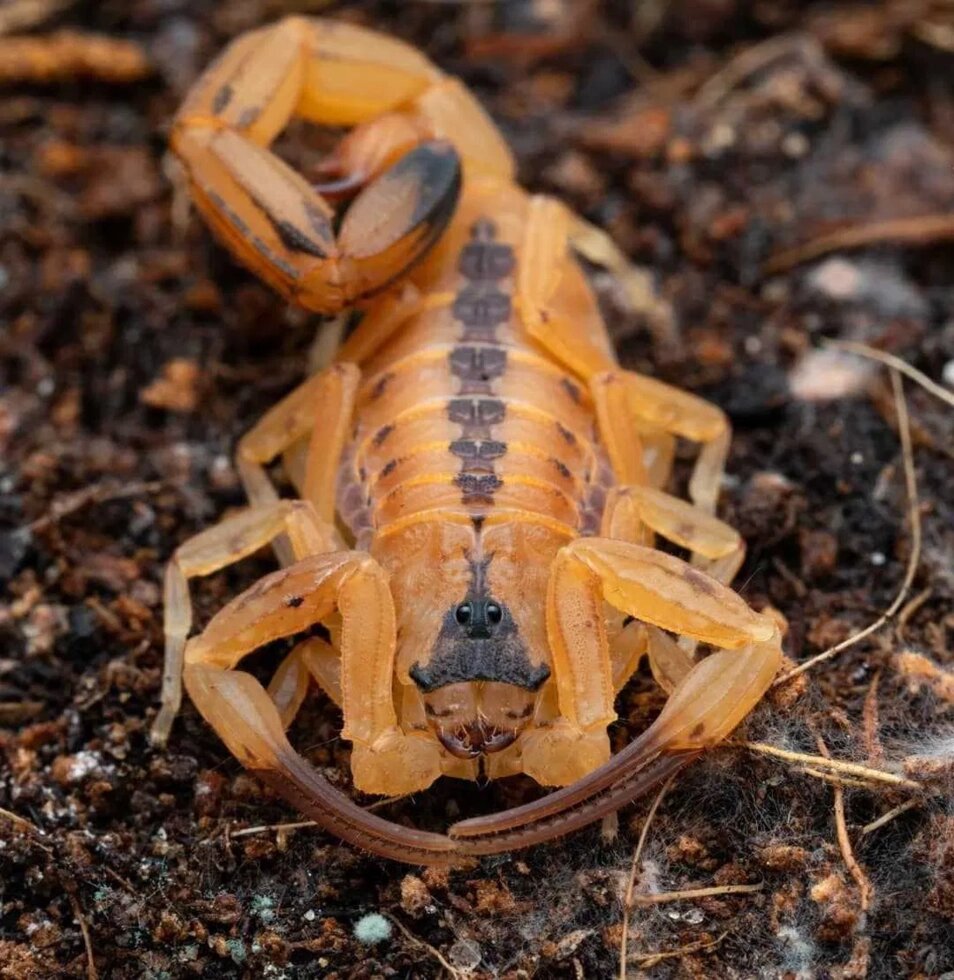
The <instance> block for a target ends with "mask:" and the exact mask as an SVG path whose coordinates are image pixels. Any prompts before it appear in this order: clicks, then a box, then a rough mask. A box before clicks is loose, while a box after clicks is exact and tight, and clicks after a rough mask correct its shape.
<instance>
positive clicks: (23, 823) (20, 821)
mask: <svg viewBox="0 0 954 980" xmlns="http://www.w3.org/2000/svg"><path fill="white" fill-rule="evenodd" d="M0 817H6V819H7V820H9V821H10V823H12V824H15V825H16V826H17V827H19V828H20V829H21V830H25V831H26V832H27V833H28V834H36V835H37V836H38V837H39V836H40V834H41V831H40V828H39V827H37V826H36V824H33V823H31V822H30V821H29V820H27V818H26V817H21V816H20V814H18V813H14V812H13V811H12V810H4V808H3V807H2V806H0Z"/></svg>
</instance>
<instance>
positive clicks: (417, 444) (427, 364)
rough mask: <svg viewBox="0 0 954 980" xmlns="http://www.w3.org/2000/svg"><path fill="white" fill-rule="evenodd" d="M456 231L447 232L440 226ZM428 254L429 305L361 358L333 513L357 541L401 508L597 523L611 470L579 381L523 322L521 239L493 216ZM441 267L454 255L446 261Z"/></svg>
mask: <svg viewBox="0 0 954 980" xmlns="http://www.w3.org/2000/svg"><path fill="white" fill-rule="evenodd" d="M450 237H452V238H453V236H450ZM465 241H466V243H465V244H464V245H463V247H462V248H459V249H456V250H448V255H447V259H446V262H445V264H444V267H443V268H440V267H438V268H437V269H436V270H435V273H434V276H433V282H434V284H435V285H436V284H440V285H441V286H443V287H447V286H450V289H443V288H442V289H435V292H439V293H440V294H441V295H442V296H444V301H442V302H440V304H439V305H437V306H436V307H432V308H429V309H426V310H424V311H422V312H420V313H417V314H415V315H413V316H412V317H411V318H410V319H408V321H406V322H405V323H404V324H402V325H401V326H400V327H399V328H398V329H397V331H396V335H395V337H394V339H393V340H392V341H391V342H390V343H389V344H388V345H387V347H386V348H385V350H383V351H382V352H380V353H379V354H378V355H377V356H376V357H375V358H374V359H373V361H372V362H370V363H369V364H367V365H364V366H363V369H364V371H365V374H364V381H363V384H362V388H361V391H360V393H359V399H358V408H357V413H356V427H355V432H354V439H353V441H352V443H351V445H350V449H349V451H347V452H346V453H345V458H344V460H343V465H342V471H341V479H340V484H339V501H338V503H339V512H340V514H341V516H342V518H343V519H344V520H345V521H346V523H347V524H349V526H350V527H351V529H352V531H353V532H354V534H355V537H356V539H357V540H358V542H359V546H360V545H361V543H362V541H366V540H367V536H368V535H369V534H371V533H374V532H375V531H378V530H380V529H381V528H383V527H386V526H388V525H392V524H394V523H395V522H398V521H403V520H405V519H408V518H415V517H417V518H425V519H426V516H428V515H430V514H431V513H432V514H433V516H434V517H435V518H436V519H441V518H445V519H446V518H447V517H448V516H450V515H454V516H458V515H460V516H466V517H467V518H469V519H470V520H471V521H472V522H473V524H474V526H475V527H476V528H477V529H478V530H479V529H480V528H481V527H482V526H483V525H484V523H486V522H488V521H489V522H492V523H497V522H502V521H510V520H517V521H519V520H540V521H544V522H547V523H551V524H559V525H560V526H562V527H563V528H565V529H566V532H567V534H568V535H569V536H572V535H575V534H586V533H593V532H594V531H595V529H596V527H597V526H598V523H599V517H600V514H601V512H602V507H603V498H604V495H605V489H606V487H607V486H608V485H609V484H610V481H611V476H610V470H609V466H608V463H607V462H606V460H605V457H604V454H603V452H602V450H601V448H600V447H599V443H598V441H597V438H596V433H595V427H596V423H595V416H594V414H593V408H592V404H591V401H590V397H589V394H588V393H587V392H586V390H585V388H584V386H583V385H582V384H581V383H580V382H579V381H578V380H575V379H574V378H573V377H572V376H571V375H570V374H569V373H568V372H567V371H566V370H565V369H564V368H563V367H562V366H561V365H559V364H558V363H557V362H555V361H553V360H552V359H550V358H549V357H547V355H546V354H545V352H544V351H543V350H542V349H541V348H539V347H538V346H537V345H535V344H534V343H533V342H532V341H531V340H530V339H529V337H528V336H527V335H526V333H525V331H524V329H523V327H522V325H521V323H520V320H519V315H518V311H517V310H516V309H515V302H514V282H515V274H516V272H517V263H518V261H519V247H518V245H517V244H516V243H515V242H512V241H508V240H507V239H506V238H505V237H502V236H501V234H500V232H499V230H498V227H497V226H496V224H495V223H494V221H493V220H492V219H491V218H489V217H486V216H484V217H478V218H477V219H476V220H473V219H470V220H468V227H467V236H466V239H465ZM448 266H450V268H448Z"/></svg>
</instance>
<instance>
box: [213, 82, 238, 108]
mask: <svg viewBox="0 0 954 980" xmlns="http://www.w3.org/2000/svg"><path fill="white" fill-rule="evenodd" d="M234 94H235V92H234V90H233V88H232V86H231V85H229V84H227V83H226V84H225V85H223V86H222V87H221V88H220V89H219V90H218V92H216V93H215V98H214V99H213V100H212V111H213V112H214V113H216V114H218V113H220V112H221V111H222V110H223V109H224V108H225V107H226V106H227V105H228V104H229V103H230V102H231V101H232V96H233V95H234Z"/></svg>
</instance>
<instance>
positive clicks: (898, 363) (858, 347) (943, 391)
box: [822, 340, 954, 408]
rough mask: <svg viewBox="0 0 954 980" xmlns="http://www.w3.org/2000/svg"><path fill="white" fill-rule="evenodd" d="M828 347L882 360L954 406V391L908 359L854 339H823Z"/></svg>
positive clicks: (936, 396)
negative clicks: (940, 383) (905, 359)
mask: <svg viewBox="0 0 954 980" xmlns="http://www.w3.org/2000/svg"><path fill="white" fill-rule="evenodd" d="M822 343H823V344H824V345H825V346H826V347H833V348H835V350H843V351H847V352H848V353H849V354H857V355H858V356H859V357H867V358H868V359H869V360H871V361H880V362H881V363H882V364H885V365H887V366H888V367H891V368H894V369H895V370H896V371H900V372H901V374H904V375H907V377H909V378H910V379H911V380H912V381H913V382H915V384H919V385H920V386H921V387H922V388H923V389H924V390H925V391H927V392H929V393H930V394H932V395H934V397H935V398H940V399H941V401H942V402H945V403H946V404H948V405H950V406H951V408H954V392H952V391H948V389H947V388H945V387H944V386H943V385H939V384H938V383H937V382H936V381H932V380H931V379H930V378H929V377H928V376H927V375H926V374H925V373H924V372H923V371H919V370H918V369H917V368H916V367H911V365H910V364H908V362H907V361H904V360H902V359H901V358H900V357H896V356H895V355H894V354H889V353H888V352H887V351H883V350H878V348H877V347H869V346H868V345H867V344H859V343H857V342H856V341H854V340H823V341H822Z"/></svg>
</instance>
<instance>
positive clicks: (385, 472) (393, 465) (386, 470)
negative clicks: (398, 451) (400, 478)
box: [381, 459, 398, 479]
mask: <svg viewBox="0 0 954 980" xmlns="http://www.w3.org/2000/svg"><path fill="white" fill-rule="evenodd" d="M397 464H398V461H397V460H396V459H389V460H388V461H387V462H386V463H385V464H384V466H383V467H381V478H382V479H383V478H384V477H386V476H390V475H391V474H392V473H393V472H394V471H395V469H397Z"/></svg>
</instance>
